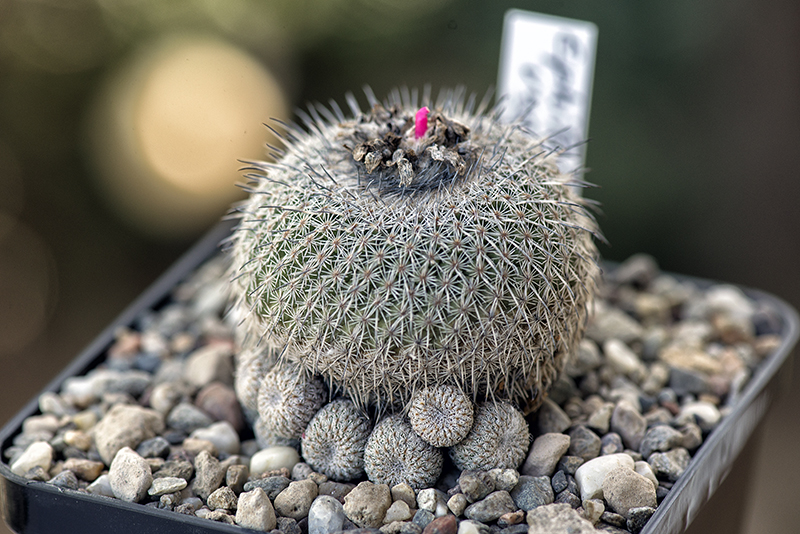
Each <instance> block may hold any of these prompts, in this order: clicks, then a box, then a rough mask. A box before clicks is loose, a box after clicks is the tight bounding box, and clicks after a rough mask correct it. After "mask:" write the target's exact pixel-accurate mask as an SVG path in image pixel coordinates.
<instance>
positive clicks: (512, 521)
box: [497, 510, 526, 527]
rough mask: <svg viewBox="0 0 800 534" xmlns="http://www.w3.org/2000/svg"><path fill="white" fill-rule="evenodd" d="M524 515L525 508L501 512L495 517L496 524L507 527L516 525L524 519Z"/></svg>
mask: <svg viewBox="0 0 800 534" xmlns="http://www.w3.org/2000/svg"><path fill="white" fill-rule="evenodd" d="M525 515H526V514H525V510H517V511H516V512H509V513H507V514H503V515H501V516H500V517H499V518H498V519H497V526H498V527H509V526H511V525H518V524H520V523H522V522H523V521H525Z"/></svg>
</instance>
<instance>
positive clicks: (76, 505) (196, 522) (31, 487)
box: [0, 223, 800, 534]
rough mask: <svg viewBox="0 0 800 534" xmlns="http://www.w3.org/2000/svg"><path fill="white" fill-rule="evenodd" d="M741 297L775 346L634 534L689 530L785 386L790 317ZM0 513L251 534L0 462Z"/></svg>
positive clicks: (762, 296)
mask: <svg viewBox="0 0 800 534" xmlns="http://www.w3.org/2000/svg"><path fill="white" fill-rule="evenodd" d="M230 230H231V224H230V223H223V224H220V225H219V226H217V227H216V228H214V229H213V230H212V231H211V232H209V233H208V234H207V235H206V236H205V237H204V238H203V239H202V240H201V241H199V242H198V243H197V244H196V245H195V246H194V247H193V248H192V249H191V250H190V251H189V252H187V253H186V254H185V255H184V256H183V257H182V258H181V259H180V260H178V262H176V263H175V265H173V266H172V267H171V268H170V269H169V270H168V271H167V272H166V273H165V274H164V275H162V276H161V277H160V278H159V279H158V280H157V281H156V282H155V283H154V284H153V285H152V286H151V287H150V288H149V289H148V290H147V291H146V292H145V293H144V294H143V295H142V296H141V297H139V299H137V300H136V301H135V302H134V303H133V304H132V305H131V306H129V307H128V308H127V309H126V310H125V311H124V312H123V313H122V314H121V315H120V316H119V317H118V318H117V319H116V320H115V321H114V322H113V323H112V324H111V325H109V326H108V328H106V329H105V330H104V331H103V332H102V333H101V334H100V335H99V336H98V337H97V339H95V341H94V342H93V343H91V344H90V345H89V347H88V348H87V349H86V350H84V351H83V352H82V353H81V354H80V355H79V356H78V358H77V359H76V360H75V361H73V362H72V363H71V364H70V365H69V366H68V367H67V368H66V369H64V371H63V372H62V373H61V374H60V375H59V376H58V377H57V378H56V379H55V380H53V381H52V382H51V383H50V384H49V385H48V386H47V387H46V388H45V390H44V391H58V390H59V389H60V387H61V384H62V383H63V382H64V380H66V379H67V378H68V377H71V376H77V375H83V374H86V373H87V372H88V371H90V370H91V369H92V368H94V367H95V366H97V365H98V363H100V362H101V361H102V360H103V359H104V358H105V352H106V350H107V349H108V347H109V346H110V345H111V344H112V342H113V340H114V331H115V330H116V329H117V328H118V327H119V326H128V325H132V324H133V323H134V322H135V320H136V318H137V317H139V316H140V314H142V313H143V312H144V311H146V310H149V309H158V308H159V307H160V306H163V305H164V304H165V303H166V302H167V301H168V299H169V295H170V293H171V291H172V289H173V288H174V287H175V285H176V284H178V283H179V282H181V281H182V280H184V279H185V278H186V277H187V276H188V275H189V273H191V272H192V271H193V270H194V269H195V268H196V267H197V266H199V265H200V264H201V263H202V262H203V261H205V260H206V259H208V258H209V257H210V256H211V255H213V254H214V253H215V252H216V250H217V245H218V244H219V242H220V241H222V240H223V239H224V238H225V237H226V236H227V235H228V234H229V232H230ZM684 279H687V278H684ZM688 280H691V281H693V282H695V283H697V284H698V285H707V284H709V283H710V282H707V281H704V280H697V279H691V278H688ZM744 291H745V292H746V293H747V294H748V295H749V296H750V297H751V298H754V299H756V300H757V301H761V302H764V303H766V304H768V305H769V306H771V307H772V308H773V309H774V310H776V312H777V313H778V314H779V315H780V317H781V319H782V325H781V326H782V328H781V332H780V333H781V335H782V342H781V345H780V346H779V347H778V349H777V350H776V351H775V352H774V353H773V354H772V355H770V356H769V357H768V358H767V359H766V360H765V361H764V362H763V363H762V364H761V365H760V366H759V368H758V370H757V372H756V373H755V374H754V376H753V377H752V379H751V380H750V383H749V384H748V385H747V387H746V388H745V390H744V392H743V394H742V396H741V398H740V400H739V403H738V404H737V406H736V407H735V409H734V410H733V411H732V412H731V413H730V415H728V416H727V417H726V418H725V419H724V420H723V421H722V423H721V424H720V425H719V426H718V427H717V428H716V429H714V431H713V432H712V433H711V434H710V436H708V438H707V439H706V440H705V442H704V443H703V445H702V446H701V447H700V449H699V450H698V451H697V453H696V454H695V456H694V458H693V459H692V462H691V464H690V465H689V468H688V469H687V470H686V472H685V473H684V474H683V476H682V477H681V478H680V480H679V481H678V482H677V483H676V484H675V485H674V486H673V488H672V490H671V491H670V492H669V494H668V496H667V497H666V498H665V499H664V501H663V502H662V503H661V505H660V506H659V507H658V510H657V511H656V513H655V514H654V515H653V517H652V518H651V519H650V521H649V522H648V524H647V526H646V527H645V529H644V530H643V531H642V534H667V533H669V534H675V533H678V532H683V531H684V530H685V529H686V528H687V527H688V526H689V524H690V523H691V522H692V520H693V519H694V518H695V517H696V516H697V513H698V511H699V510H700V508H701V507H702V506H703V505H704V504H705V503H706V502H707V501H708V500H709V498H710V497H711V495H712V494H713V493H714V492H715V491H716V489H717V488H718V487H719V485H720V484H721V483H722V481H723V480H725V477H726V476H727V475H728V473H729V472H730V470H731V468H732V466H733V462H734V460H735V459H736V458H737V456H738V455H739V453H740V452H741V451H742V449H743V448H744V446H745V444H746V443H747V441H748V438H749V437H750V435H751V434H752V433H753V430H754V429H755V427H756V426H757V424H758V423H759V422H760V421H761V419H762V418H763V417H764V414H765V413H766V412H767V410H768V409H769V407H770V405H771V404H772V402H773V401H774V399H775V398H776V397H777V396H778V395H779V394H780V393H781V391H782V390H783V389H784V388H785V387H787V382H788V380H789V378H790V376H791V373H790V372H789V369H790V366H791V358H790V354H791V352H792V348H793V347H794V345H795V343H796V342H797V339H798V336H799V335H800V319H798V315H797V312H796V311H795V310H794V309H793V308H792V307H790V306H789V305H788V304H786V303H785V302H784V301H782V300H780V299H779V298H777V297H775V296H772V295H769V294H766V293H763V292H760V291H756V290H748V289H744ZM38 409H39V408H38V396H37V397H36V398H34V399H32V400H31V401H30V402H29V403H28V404H27V405H26V406H25V408H24V409H23V410H22V411H21V412H20V413H18V414H17V415H16V416H15V417H14V418H13V419H12V420H11V421H10V422H9V423H8V424H7V425H6V426H5V427H4V428H3V429H2V431H0V446H1V447H2V450H5V449H6V448H8V447H9V446H10V445H11V442H12V440H13V438H14V436H16V435H17V434H19V433H20V432H21V431H22V423H23V421H24V420H25V419H26V418H27V417H30V416H31V415H35V414H37V413H38ZM0 512H1V513H2V517H3V519H4V520H5V522H6V523H7V524H8V525H9V526H10V527H11V529H12V530H14V531H16V532H25V533H33V534H38V533H55V532H58V533H64V534H70V533H76V534H78V533H80V534H95V533H96V534H110V533H135V532H147V533H148V534H159V533H165V534H166V533H169V534H190V533H191V534H199V533H210V532H228V533H236V532H238V533H241V532H253V531H251V530H249V529H243V528H241V527H238V526H232V525H227V524H223V523H216V522H213V521H209V520H207V519H200V518H198V517H194V516H188V515H182V514H177V513H174V512H168V511H164V510H158V509H154V508H149V507H145V506H142V505H139V504H132V503H128V502H124V501H120V500H116V499H110V498H104V497H97V496H93V495H89V494H86V493H80V492H78V491H72V490H65V489H61V488H58V487H55V486H52V485H50V484H46V483H44V482H33V481H29V480H27V479H25V478H23V477H20V476H18V475H15V474H14V473H12V472H11V469H10V468H9V466H8V465H7V464H5V463H2V462H0Z"/></svg>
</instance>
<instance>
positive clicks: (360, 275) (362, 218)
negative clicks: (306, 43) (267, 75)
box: [232, 92, 599, 409]
mask: <svg viewBox="0 0 800 534" xmlns="http://www.w3.org/2000/svg"><path fill="white" fill-rule="evenodd" d="M368 96H369V97H370V105H371V109H370V110H369V111H367V112H362V111H360V110H359V109H358V104H357V103H356V102H355V99H354V98H352V97H349V98H348V102H349V104H350V107H351V108H352V112H353V117H351V118H346V117H345V116H344V114H343V113H342V112H341V111H340V110H339V108H338V106H336V105H335V104H332V111H329V110H327V109H325V108H323V107H321V106H312V107H310V108H309V111H310V114H311V116H305V115H303V117H304V120H305V122H306V127H307V131H306V130H303V129H301V128H299V127H295V126H287V127H286V128H287V132H286V134H285V136H284V137H285V145H286V146H285V150H282V151H281V154H280V155H279V156H280V157H279V159H278V160H277V161H276V162H275V163H252V164H251V168H252V170H253V172H252V173H250V174H248V175H247V176H248V178H250V179H251V183H250V185H249V188H248V189H249V191H250V198H249V200H247V201H245V202H244V203H243V204H242V205H241V206H239V211H240V214H239V216H240V223H239V226H238V228H237V230H236V231H235V233H234V236H233V238H232V242H233V243H232V246H233V255H234V276H233V278H234V284H233V286H234V295H235V298H236V302H235V303H236V306H237V308H238V311H237V313H241V316H242V317H244V319H243V321H242V325H241V326H240V328H241V329H243V335H242V336H240V337H241V338H242V339H243V346H244V347H245V349H248V348H249V349H250V350H254V347H256V346H258V347H259V349H262V348H263V347H264V346H267V347H272V348H276V349H278V350H280V351H281V354H280V357H279V364H289V363H291V364H292V365H297V366H299V367H300V368H302V369H303V370H305V371H306V372H307V374H308V375H309V376H310V375H319V376H321V377H322V378H323V379H324V380H326V382H327V383H328V384H329V385H330V386H331V388H332V390H334V391H335V390H340V391H343V392H344V393H346V394H347V395H348V396H349V397H350V398H352V399H353V400H354V401H355V402H356V403H357V404H359V405H362V406H365V405H377V406H378V407H380V408H381V409H383V408H387V407H391V406H392V405H401V406H404V405H406V404H407V403H408V402H409V400H410V399H411V397H412V395H413V393H414V391H416V390H420V389H422V388H424V387H426V386H430V385H437V384H451V385H453V386H455V387H457V388H458V389H460V390H461V391H463V392H465V393H467V394H468V395H470V396H472V397H473V398H475V399H486V398H505V399H509V400H511V401H512V402H515V403H518V404H520V405H526V404H527V405H528V409H531V408H533V407H535V406H536V405H538V404H539V403H540V402H541V399H542V398H543V394H544V393H545V392H546V391H547V389H548V387H549V386H550V384H551V383H552V382H553V381H554V380H555V378H556V376H557V374H558V372H560V371H561V369H562V368H563V366H564V363H565V361H566V356H567V354H568V353H569V352H570V351H572V350H573V349H574V348H575V346H576V344H577V342H578V340H579V339H580V337H581V335H582V333H583V329H584V324H585V320H586V315H587V308H588V305H589V303H590V302H591V300H592V298H593V294H594V290H595V283H596V278H597V276H598V273H599V269H598V267H597V264H596V258H597V250H596V248H595V245H594V242H593V240H592V236H593V235H596V234H597V228H596V224H595V222H594V219H593V218H592V217H591V215H590V214H589V213H588V212H587V210H586V203H585V202H584V201H583V200H582V199H581V197H580V196H579V195H578V194H576V193H575V191H574V188H573V187H571V185H575V184H574V183H573V180H572V177H571V176H569V175H563V174H560V173H559V172H558V169H557V167H556V162H555V158H556V156H557V154H555V153H554V151H552V150H548V149H547V148H545V146H544V144H543V142H542V141H541V140H536V139H534V138H533V137H531V136H530V135H529V134H527V133H526V132H524V131H522V129H521V128H520V126H519V125H506V124H502V123H500V122H498V120H497V113H496V112H495V111H492V112H488V113H487V112H485V111H484V107H485V106H479V107H478V110H477V111H474V110H473V108H474V105H473V102H474V101H473V99H469V100H468V101H467V102H465V99H464V98H463V96H462V95H461V94H460V93H458V92H456V93H454V92H449V93H444V97H441V98H440V99H439V102H437V103H436V104H434V105H431V103H430V102H427V101H424V102H423V104H428V105H430V107H431V111H430V112H427V111H425V110H423V109H418V107H417V103H416V94H414V95H413V96H409V94H408V93H407V92H404V94H403V97H401V96H400V93H399V92H396V93H394V94H393V95H392V96H391V97H390V98H389V100H388V101H387V102H386V103H384V104H381V103H379V102H377V101H376V100H375V99H374V97H372V96H371V93H370V92H368ZM423 100H425V99H423ZM423 116H424V121H423V119H422V118H423Z"/></svg>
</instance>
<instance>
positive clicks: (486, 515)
mask: <svg viewBox="0 0 800 534" xmlns="http://www.w3.org/2000/svg"><path fill="white" fill-rule="evenodd" d="M520 478H521V477H520ZM540 478H541V479H547V477H540ZM520 483H521V482H520ZM517 487H519V484H518V485H517ZM547 488H548V489H550V481H549V479H547ZM515 491H516V490H515ZM551 491H552V489H551ZM516 510H517V505H516V504H515V502H514V499H513V498H512V497H511V495H510V494H509V493H508V492H507V491H495V492H494V493H490V494H489V495H487V496H486V498H485V499H483V500H482V501H478V502H476V503H473V504H470V505H469V506H467V509H466V510H464V516H465V517H466V518H467V519H472V520H475V521H482V522H484V523H490V522H492V521H497V519H499V518H500V516H501V515H503V514H507V513H509V512H515V511H516Z"/></svg>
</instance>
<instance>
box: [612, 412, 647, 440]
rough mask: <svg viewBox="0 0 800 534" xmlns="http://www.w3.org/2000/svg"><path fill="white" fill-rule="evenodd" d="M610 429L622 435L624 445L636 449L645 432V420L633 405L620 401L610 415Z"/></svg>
mask: <svg viewBox="0 0 800 534" xmlns="http://www.w3.org/2000/svg"><path fill="white" fill-rule="evenodd" d="M611 430H612V431H614V432H616V433H617V434H619V435H620V436H621V437H622V442H623V443H624V444H625V446H626V447H628V448H630V449H633V450H636V451H638V450H639V445H640V444H641V443H642V439H644V435H645V432H647V421H645V419H644V417H642V414H640V413H639V410H638V409H637V408H636V407H635V406H634V405H632V404H630V403H628V402H626V401H620V402H618V403H617V406H616V407H615V408H614V414H613V415H612V416H611Z"/></svg>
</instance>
